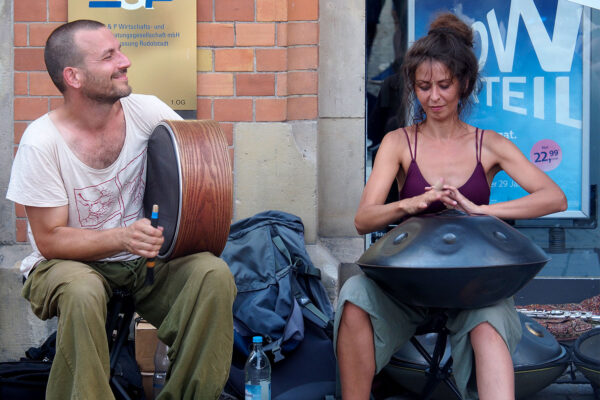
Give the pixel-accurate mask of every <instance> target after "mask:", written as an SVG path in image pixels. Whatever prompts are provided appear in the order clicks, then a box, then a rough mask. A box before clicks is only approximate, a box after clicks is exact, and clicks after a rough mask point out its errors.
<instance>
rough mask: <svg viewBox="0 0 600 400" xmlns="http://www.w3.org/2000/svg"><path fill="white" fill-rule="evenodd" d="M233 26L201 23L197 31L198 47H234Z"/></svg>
mask: <svg viewBox="0 0 600 400" xmlns="http://www.w3.org/2000/svg"><path fill="white" fill-rule="evenodd" d="M233 32H234V31H233V24H214V23H200V24H198V30H197V33H198V35H197V42H198V46H200V47H201V46H233V44H234V40H235V39H234V33H233Z"/></svg>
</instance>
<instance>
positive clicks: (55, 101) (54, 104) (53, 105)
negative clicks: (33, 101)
mask: <svg viewBox="0 0 600 400" xmlns="http://www.w3.org/2000/svg"><path fill="white" fill-rule="evenodd" d="M64 103H65V99H63V98H62V97H51V98H50V110H56V109H57V108H58V107H60V106H62V105H63V104H64Z"/></svg>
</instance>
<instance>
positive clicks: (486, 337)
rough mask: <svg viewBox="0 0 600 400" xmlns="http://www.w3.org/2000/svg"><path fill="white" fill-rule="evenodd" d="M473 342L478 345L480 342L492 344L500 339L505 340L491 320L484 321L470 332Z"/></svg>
mask: <svg viewBox="0 0 600 400" xmlns="http://www.w3.org/2000/svg"><path fill="white" fill-rule="evenodd" d="M469 336H470V338H471V343H473V345H474V346H476V345H477V344H478V343H481V344H486V343H487V344H490V343H494V342H498V341H502V342H504V339H502V336H500V334H499V333H498V331H497V330H496V328H494V327H493V326H492V325H491V324H490V323H489V322H482V323H480V324H479V325H477V326H476V327H475V328H473V329H472V330H471V332H470V333H469Z"/></svg>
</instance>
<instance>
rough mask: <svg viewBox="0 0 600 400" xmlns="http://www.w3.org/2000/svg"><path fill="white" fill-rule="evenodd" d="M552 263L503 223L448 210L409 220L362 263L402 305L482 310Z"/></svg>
mask: <svg viewBox="0 0 600 400" xmlns="http://www.w3.org/2000/svg"><path fill="white" fill-rule="evenodd" d="M548 261H549V258H548V256H547V255H546V254H545V253H544V251H543V250H542V249H541V248H540V247H539V246H537V245H535V244H534V243H533V242H532V241H531V240H530V239H529V238H528V237H526V236H525V235H523V234H522V233H520V232H519V231H518V230H516V229H515V228H513V227H511V226H510V225H508V224H507V223H505V222H503V221H501V220H500V219H498V218H496V217H492V216H488V215H467V214H465V213H463V212H460V211H456V210H446V211H442V212H441V213H437V214H425V215H421V216H414V217H411V218H409V219H407V220H405V221H404V222H402V223H401V224H399V225H398V226H397V227H396V228H394V229H392V230H391V231H390V232H388V233H387V234H386V235H385V236H383V237H382V238H381V239H379V240H378V241H377V242H376V243H375V244H374V245H372V246H371V247H370V248H369V249H368V250H367V251H366V252H365V253H364V254H363V255H362V256H361V257H360V259H359V260H358V261H357V264H358V265H359V266H360V267H361V269H362V270H363V271H364V272H365V274H366V275H367V276H369V277H370V278H371V279H373V280H374V281H375V282H376V283H377V284H378V285H379V286H380V287H381V288H382V289H383V290H384V291H386V292H387V293H388V294H389V295H391V296H392V297H393V298H394V299H396V300H398V301H400V302H403V303H408V304H412V305H416V306H425V307H436V308H478V307H484V306H488V305H491V304H494V303H497V302H498V301H500V300H502V299H504V298H507V297H510V296H512V295H513V294H515V293H516V292H517V291H518V290H519V289H521V288H522V287H523V286H524V285H525V284H526V283H527V282H528V281H529V280H530V279H532V278H533V277H534V276H535V275H536V274H537V273H538V272H539V270H540V269H541V268H542V267H543V266H544V264H546V263H547V262H548Z"/></svg>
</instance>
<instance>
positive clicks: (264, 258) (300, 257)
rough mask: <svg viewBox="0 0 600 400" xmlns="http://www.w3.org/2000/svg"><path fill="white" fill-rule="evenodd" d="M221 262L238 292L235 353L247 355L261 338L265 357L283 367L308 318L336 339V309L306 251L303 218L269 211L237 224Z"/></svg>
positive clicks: (234, 315)
mask: <svg viewBox="0 0 600 400" xmlns="http://www.w3.org/2000/svg"><path fill="white" fill-rule="evenodd" d="M221 258H223V260H225V262H226V263H227V264H228V265H229V268H230V269H231V272H232V274H233V276H234V278H235V283H236V286H237V290H238V293H237V297H236V299H235V302H234V303H233V317H234V348H235V349H236V350H238V351H240V352H242V353H244V354H246V355H248V353H249V347H250V344H251V338H252V336H254V335H261V336H263V342H264V343H265V346H264V350H265V352H266V353H267V354H269V353H271V354H272V358H273V360H274V361H275V362H279V361H280V360H282V359H283V358H285V354H289V353H290V352H291V351H293V350H294V349H295V348H296V347H297V346H298V345H299V344H300V342H301V341H302V340H303V338H304V319H305V318H306V319H307V320H309V321H311V322H312V323H314V324H315V325H317V326H319V327H321V328H322V329H323V330H324V331H326V332H327V333H328V334H329V336H332V333H333V308H332V306H331V302H330V301H329V298H328V297H327V293H326V291H325V288H324V287H323V285H322V283H321V271H320V270H319V269H317V268H316V267H315V266H314V265H313V263H312V261H311V260H310V258H309V256H308V253H307V252H306V248H305V247H304V225H303V224H302V221H301V220H300V218H299V217H297V216H295V215H292V214H288V213H285V212H282V211H265V212H262V213H259V214H256V215H254V216H253V217H250V218H246V219H243V220H241V221H238V222H236V223H234V224H233V225H232V226H231V229H230V233H229V238H228V240H227V244H226V246H225V249H224V250H223V253H222V254H221Z"/></svg>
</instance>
